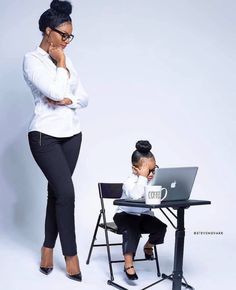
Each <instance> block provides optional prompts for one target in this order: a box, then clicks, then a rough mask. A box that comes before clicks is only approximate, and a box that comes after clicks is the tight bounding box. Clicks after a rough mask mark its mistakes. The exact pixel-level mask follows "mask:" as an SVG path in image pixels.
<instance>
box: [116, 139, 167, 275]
mask: <svg viewBox="0 0 236 290" xmlns="http://www.w3.org/2000/svg"><path fill="white" fill-rule="evenodd" d="M151 149H152V145H151V144H150V143H149V142H148V141H138V142H137V143H136V150H135V151H134V152H133V154H132V157H131V161H132V170H133V173H132V175H131V176H130V177H129V178H128V179H127V180H126V181H125V182H124V184H123V193H122V196H121V198H124V199H127V198H128V199H138V198H141V197H144V188H145V186H146V185H148V184H150V182H151V180H152V178H153V176H154V173H155V169H156V168H157V167H158V166H157V165H156V160H155V157H154V155H153V154H152V152H151V151H150V150H151ZM114 222H115V224H116V225H117V227H118V231H119V232H120V233H122V236H123V255H124V260H125V264H124V271H125V273H126V275H127V277H128V279H130V280H136V279H138V276H137V274H136V272H135V269H134V266H133V257H134V256H135V253H136V250H137V247H138V243H139V239H140V237H141V234H147V233H149V239H148V241H147V242H146V244H145V246H144V249H143V250H144V255H145V258H146V259H149V260H151V259H153V246H154V245H157V244H162V243H163V242H164V237H165V233H166V224H164V223H163V222H161V221H160V220H159V219H158V218H156V217H155V216H154V213H153V211H151V210H150V209H148V208H142V207H128V206H119V207H118V209H117V213H116V214H115V215H114Z"/></svg>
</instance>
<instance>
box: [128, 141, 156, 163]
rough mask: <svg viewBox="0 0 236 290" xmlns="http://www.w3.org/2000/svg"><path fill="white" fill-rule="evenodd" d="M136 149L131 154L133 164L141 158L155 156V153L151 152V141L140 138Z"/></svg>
mask: <svg viewBox="0 0 236 290" xmlns="http://www.w3.org/2000/svg"><path fill="white" fill-rule="evenodd" d="M135 147H136V150H135V151H134V152H133V154H132V156H131V162H132V164H133V165H137V164H138V163H139V161H140V159H141V158H143V157H145V158H154V155H153V154H152V152H151V149H152V145H151V144H150V142H149V141H146V140H140V141H138V142H137V143H136V146H135Z"/></svg>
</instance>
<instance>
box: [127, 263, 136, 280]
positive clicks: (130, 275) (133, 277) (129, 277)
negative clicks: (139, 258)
mask: <svg viewBox="0 0 236 290" xmlns="http://www.w3.org/2000/svg"><path fill="white" fill-rule="evenodd" d="M132 268H134V266H130V267H127V268H125V267H124V272H125V274H126V276H127V277H128V279H129V280H137V279H138V275H137V274H136V273H134V274H129V273H128V272H127V270H129V269H132Z"/></svg>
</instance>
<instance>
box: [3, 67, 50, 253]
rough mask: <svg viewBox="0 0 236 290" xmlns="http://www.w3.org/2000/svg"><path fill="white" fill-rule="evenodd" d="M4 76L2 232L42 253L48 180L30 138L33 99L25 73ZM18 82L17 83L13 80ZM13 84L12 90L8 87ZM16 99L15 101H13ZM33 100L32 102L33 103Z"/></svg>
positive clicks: (12, 239) (5, 238)
mask: <svg viewBox="0 0 236 290" xmlns="http://www.w3.org/2000/svg"><path fill="white" fill-rule="evenodd" d="M13 72H14V70H10V69H9V73H7V72H6V74H5V75H4V79H3V83H4V82H5V84H6V85H5V86H3V90H2V95H3V97H4V98H5V102H2V105H1V127H2V128H1V133H2V137H4V138H1V139H2V142H1V146H0V147H1V148H0V149H1V151H0V173H1V174H0V182H1V191H0V200H1V202H0V231H1V236H3V237H4V241H6V242H7V240H10V242H11V243H16V244H17V245H18V246H19V245H21V246H22V247H25V248H27V249H29V250H32V251H33V252H35V253H36V252H37V253H38V252H39V249H38V247H39V245H41V244H42V242H43V241H42V239H43V229H44V225H43V222H44V216H43V213H44V212H45V207H46V196H47V192H46V180H45V179H44V176H43V175H42V173H41V172H40V170H39V168H38V167H37V165H36V163H35V162H34V160H33V158H32V155H31V152H30V149H29V145H28V138H27V126H28V123H29V119H30V116H31V115H32V112H33V102H32V101H31V100H32V96H31V94H30V92H29V90H28V89H27V87H26V86H25V84H24V80H23V78H22V73H20V72H19V73H18V72H15V73H13ZM13 78H14V80H13ZM9 79H10V80H11V86H9V85H8V83H9V81H8V80H9ZM11 97H12V99H11ZM30 98H31V99H30ZM6 246H7V245H6Z"/></svg>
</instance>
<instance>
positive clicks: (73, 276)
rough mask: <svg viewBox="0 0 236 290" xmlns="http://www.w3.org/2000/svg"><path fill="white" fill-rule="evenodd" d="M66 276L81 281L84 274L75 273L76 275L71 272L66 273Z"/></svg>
mask: <svg viewBox="0 0 236 290" xmlns="http://www.w3.org/2000/svg"><path fill="white" fill-rule="evenodd" d="M66 276H67V277H68V278H69V279H71V280H74V281H78V282H81V281H82V274H81V273H78V274H74V275H71V274H68V273H66Z"/></svg>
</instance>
